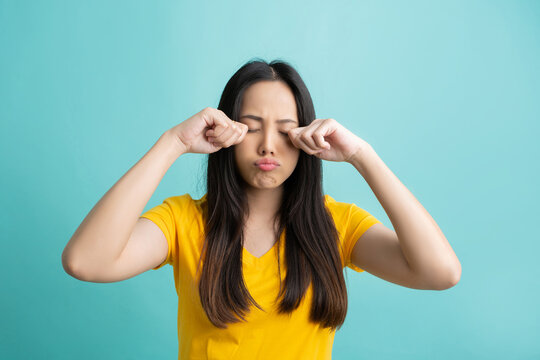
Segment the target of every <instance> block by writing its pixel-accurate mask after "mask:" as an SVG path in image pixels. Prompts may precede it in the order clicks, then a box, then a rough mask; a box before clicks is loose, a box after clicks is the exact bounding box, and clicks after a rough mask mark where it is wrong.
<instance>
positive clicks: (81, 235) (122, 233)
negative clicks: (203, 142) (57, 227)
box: [62, 131, 185, 281]
mask: <svg viewBox="0 0 540 360" xmlns="http://www.w3.org/2000/svg"><path fill="white" fill-rule="evenodd" d="M184 152H185V149H184V148H183V147H182V146H181V144H180V142H179V141H178V139H177V138H175V136H174V135H173V134H171V133H170V132H169V131H167V132H165V133H164V134H163V135H162V136H161V137H160V138H159V140H158V141H157V142H156V143H155V144H154V145H153V146H152V148H151V149H150V150H149V151H148V152H147V153H146V154H145V155H144V156H143V157H142V158H141V159H140V160H139V161H138V162H137V163H136V164H135V165H134V166H133V167H132V168H131V169H129V170H128V172H127V173H125V174H124V175H123V176H122V177H121V178H120V180H118V181H117V182H116V183H115V184H114V185H113V186H112V187H111V188H110V189H109V191H107V193H105V195H104V196H103V197H102V198H101V200H99V202H98V203H97V204H96V205H95V206H94V207H93V208H92V210H91V211H90V212H89V213H88V215H87V216H86V218H85V219H84V220H83V222H82V223H81V224H80V225H79V227H78V228H77V230H76V231H75V233H74V234H73V236H72V237H71V239H70V240H69V242H68V244H67V245H66V247H65V249H64V251H63V253H62V265H63V266H64V269H65V271H66V272H67V273H68V274H70V275H72V276H74V277H76V278H78V279H81V280H86V281H93V278H94V277H96V278H97V277H98V276H99V274H103V273H106V272H107V271H109V270H110V269H112V266H113V264H114V263H115V261H116V260H117V259H118V258H119V256H120V254H121V253H122V251H123V249H124V248H125V247H126V244H127V242H128V240H129V238H130V235H131V233H132V231H133V229H134V227H135V224H136V223H137V220H138V219H139V216H140V215H141V213H142V211H143V210H144V207H145V206H146V204H147V203H148V201H149V200H150V198H151V197H152V194H153V193H154V191H155V190H156V188H157V186H158V185H159V183H160V182H161V179H162V178H163V176H164V175H165V173H166V172H167V170H168V169H169V167H170V166H171V165H172V164H173V163H174V162H175V160H176V159H177V158H178V157H179V156H180V155H182V154H183V153H184ZM156 227H157V226H156ZM158 229H159V228H158Z"/></svg>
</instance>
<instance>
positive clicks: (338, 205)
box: [324, 194, 356, 217]
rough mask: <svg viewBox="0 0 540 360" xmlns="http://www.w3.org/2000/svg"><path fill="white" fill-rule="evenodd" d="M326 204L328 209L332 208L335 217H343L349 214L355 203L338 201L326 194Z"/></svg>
mask: <svg viewBox="0 0 540 360" xmlns="http://www.w3.org/2000/svg"><path fill="white" fill-rule="evenodd" d="M324 204H325V206H326V208H328V210H330V212H331V214H332V216H333V217H342V216H347V215H348V214H349V213H350V211H351V208H353V207H354V206H356V205H354V204H349V203H346V202H341V201H336V200H335V199H334V198H333V197H331V196H330V195H328V194H326V195H324Z"/></svg>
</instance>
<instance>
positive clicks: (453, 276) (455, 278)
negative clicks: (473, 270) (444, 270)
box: [435, 262, 461, 290]
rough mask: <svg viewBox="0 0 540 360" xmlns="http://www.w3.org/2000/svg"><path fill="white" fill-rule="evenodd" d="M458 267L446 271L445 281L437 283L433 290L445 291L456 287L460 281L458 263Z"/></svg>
mask: <svg viewBox="0 0 540 360" xmlns="http://www.w3.org/2000/svg"><path fill="white" fill-rule="evenodd" d="M458 265H459V266H457V267H456V268H455V269H452V270H451V271H448V274H449V275H447V276H446V277H445V281H441V282H439V284H438V286H437V287H436V288H435V290H447V289H450V288H451V287H454V286H456V285H457V283H458V282H459V280H460V279H461V264H459V262H458Z"/></svg>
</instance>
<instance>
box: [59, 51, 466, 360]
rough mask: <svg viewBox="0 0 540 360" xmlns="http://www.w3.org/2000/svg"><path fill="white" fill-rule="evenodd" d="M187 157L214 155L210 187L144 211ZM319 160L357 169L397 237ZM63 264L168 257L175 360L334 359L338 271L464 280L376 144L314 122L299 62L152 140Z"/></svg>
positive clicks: (434, 281) (339, 311) (123, 266)
mask: <svg viewBox="0 0 540 360" xmlns="http://www.w3.org/2000/svg"><path fill="white" fill-rule="evenodd" d="M185 153H200V154H209V156H208V171H207V193H206V194H205V195H204V196H203V197H202V198H200V199H192V198H191V196H190V195H189V194H184V195H180V196H172V197H169V198H167V199H165V200H164V201H163V203H162V204H160V205H158V206H156V207H154V208H152V209H150V210H148V211H147V212H145V213H144V214H142V215H141V213H142V211H143V210H144V207H145V206H146V204H147V202H148V200H149V199H150V197H151V196H152V194H153V192H154V191H155V189H156V188H157V186H158V184H159V182H160V181H161V179H162V177H163V176H164V174H165V173H166V171H167V170H168V169H169V167H170V166H171V165H172V164H173V163H174V161H175V160H176V159H177V158H178V157H179V156H181V155H182V154H185ZM322 160H327V161H346V162H348V163H350V164H352V165H353V166H354V167H355V168H356V169H357V170H358V172H359V173H360V175H361V176H362V177H363V178H364V179H365V180H366V182H367V183H368V185H369V186H370V187H371V189H372V190H373V191H374V193H375V195H376V197H377V199H378V200H379V201H380V203H381V205H382V206H383V208H384V210H385V211H386V213H387V214H388V217H389V218H390V220H391V222H392V224H393V226H394V228H395V232H394V231H393V230H391V229H389V228H387V227H386V226H384V225H383V224H382V223H381V222H380V221H378V220H377V219H376V218H375V217H373V216H372V215H371V214H369V213H368V212H367V211H366V210H364V209H361V208H359V207H358V206H356V205H355V204H349V203H344V202H338V201H335V200H334V199H333V198H332V197H330V196H329V195H324V194H323V190H322ZM359 179H360V177H359ZM359 182H360V180H359ZM140 215H141V216H140ZM62 262H63V264H64V268H65V269H66V271H67V272H68V273H69V274H70V275H72V276H74V277H76V278H77V279H81V280H84V281H92V282H114V281H120V280H124V279H128V278H131V277H133V276H135V275H138V274H140V273H143V272H145V271H147V270H149V269H159V268H161V267H162V266H164V265H165V264H170V265H172V266H173V269H174V279H175V286H176V290H177V293H178V299H179V301H178V340H179V358H180V359H191V358H197V359H207V358H208V359H232V358H234V359H330V358H331V353H332V344H333V340H334V334H335V331H336V330H337V329H339V328H340V326H341V325H342V324H343V322H344V320H345V315H346V313H347V305H348V304H347V291H346V286H345V280H344V276H343V269H344V267H345V266H348V267H349V268H351V269H353V270H355V271H357V272H362V271H364V270H366V271H368V272H369V273H371V274H373V275H375V276H377V277H379V278H381V279H384V280H386V281H390V282H392V283H395V284H398V285H402V286H406V287H410V288H415V289H434V290H435V289H436V290H442V289H447V288H449V287H451V286H453V285H455V284H456V283H457V282H458V281H459V278H460V275H461V265H460V263H459V260H458V259H457V257H456V255H455V253H454V252H453V250H452V248H451V247H450V245H449V243H448V242H447V240H446V238H445V236H444V235H443V233H442V232H441V230H440V229H439V227H438V226H437V224H436V223H435V221H434V220H433V219H432V217H431V216H430V215H429V213H428V212H427V211H426V210H425V209H424V208H423V207H422V205H421V204H420V203H419V202H418V201H417V200H416V199H415V198H414V196H413V195H412V194H411V193H410V192H409V191H408V190H407V188H406V187H405V186H404V185H403V184H402V183H401V182H400V181H399V180H398V179H397V177H396V176H395V175H394V174H393V173H392V172H391V171H390V170H389V169H388V168H387V167H386V165H385V164H384V163H383V161H382V160H381V159H380V158H379V157H378V156H377V154H376V152H375V151H374V149H373V148H372V147H371V146H370V145H369V144H368V143H367V142H366V141H364V140H362V139H361V138H359V137H358V136H356V135H355V134H353V133H352V132H350V131H349V130H347V129H346V128H345V127H343V126H342V125H341V124H339V123H338V122H337V121H336V120H335V119H316V118H315V110H314V107H313V103H312V100H311V96H310V94H309V92H308V90H307V88H306V86H305V84H304V82H303V81H302V79H301V78H300V76H299V74H298V73H297V72H296V71H295V70H294V68H293V67H291V66H290V65H289V64H287V63H286V62H282V61H273V62H271V63H266V62H264V61H259V60H257V61H251V62H248V63H246V64H245V65H244V66H242V67H241V68H240V69H239V70H238V71H237V72H236V73H235V74H234V75H233V77H232V78H231V79H230V80H229V82H228V83H227V85H226V87H225V89H224V91H223V94H222V97H221V100H220V103H219V106H218V109H213V108H205V109H204V110H202V111H201V112H199V113H197V114H195V115H194V116H192V117H190V118H189V119H187V120H185V121H183V122H182V123H180V124H178V125H177V126H175V127H173V128H171V129H169V130H168V131H166V132H165V133H164V134H163V135H162V136H161V137H160V139H159V140H158V141H157V142H156V143H155V144H154V146H153V147H152V148H151V149H150V150H149V151H148V153H146V154H145V155H144V156H143V158H142V159H141V160H139V162H137V164H136V165H135V166H133V167H132V168H131V169H130V170H129V171H128V172H127V173H126V174H125V175H124V176H123V177H122V178H121V179H120V180H119V181H118V182H117V183H116V184H115V185H114V186H113V187H112V188H111V189H110V190H109V191H108V192H107V193H106V194H105V195H104V196H103V198H102V199H101V200H100V201H99V202H98V203H97V204H96V206H95V207H94V208H93V209H92V210H91V211H90V213H89V214H88V216H87V217H86V218H85V219H84V221H83V222H82V224H81V225H80V226H79V228H78V229H77V231H76V232H75V234H74V235H73V237H72V238H71V240H70V241H69V243H68V244H67V246H66V248H65V250H64V252H63V256H62Z"/></svg>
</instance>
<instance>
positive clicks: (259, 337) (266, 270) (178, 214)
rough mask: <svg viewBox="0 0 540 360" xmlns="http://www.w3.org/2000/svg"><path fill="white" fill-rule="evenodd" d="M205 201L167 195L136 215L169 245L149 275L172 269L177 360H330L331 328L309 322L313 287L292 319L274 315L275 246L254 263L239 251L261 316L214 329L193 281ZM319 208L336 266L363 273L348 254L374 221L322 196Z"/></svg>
mask: <svg viewBox="0 0 540 360" xmlns="http://www.w3.org/2000/svg"><path fill="white" fill-rule="evenodd" d="M203 201H206V195H204V196H203V197H202V198H201V199H198V200H197V199H192V198H191V196H190V195H189V194H185V195H181V196H173V197H169V198H167V199H165V200H164V201H163V203H162V204H160V205H158V206H156V207H154V208H152V209H150V210H148V211H147V212H145V213H144V214H143V215H141V217H144V218H147V219H150V220H152V221H153V222H154V223H156V225H157V226H159V228H160V229H161V230H162V231H163V234H164V235H165V237H166V238H167V242H168V243H169V253H168V255H167V259H166V260H165V261H164V262H163V263H162V264H160V265H159V266H157V267H155V268H154V270H157V269H159V268H161V267H162V266H164V265H165V264H170V265H172V266H173V272H174V282H175V287H176V293H177V294H178V343H179V352H178V358H179V359H182V360H187V359H249V360H253V359H272V360H275V359H280V360H286V359H295V360H297V359H331V355H332V345H333V342H334V335H335V331H332V332H331V331H330V330H329V329H328V328H326V329H325V328H322V327H320V326H319V325H317V324H313V323H311V322H310V321H309V313H310V309H311V299H312V286H311V285H310V286H309V287H308V290H307V292H306V295H305V296H304V298H303V299H302V302H301V304H300V306H299V307H298V308H297V309H296V310H295V311H294V312H293V313H292V314H291V316H288V315H279V314H277V312H276V311H275V309H276V307H277V304H276V301H275V300H276V298H277V295H278V291H279V279H278V266H277V253H276V250H277V249H276V248H277V244H278V243H277V242H276V245H274V247H273V248H272V249H271V250H269V251H268V252H267V253H265V254H264V255H262V256H261V257H259V258H257V257H255V256H254V255H252V254H250V253H249V252H248V251H247V250H246V249H245V248H244V250H243V275H244V281H245V283H246V286H247V288H248V290H249V292H250V294H251V296H252V297H253V298H254V299H255V301H257V303H258V304H259V305H260V306H261V307H262V308H263V309H265V310H266V311H267V312H266V313H265V312H262V311H261V310H259V309H258V308H256V307H255V306H251V311H250V313H249V314H248V315H247V316H246V319H247V320H248V321H247V322H243V321H241V322H238V323H234V324H228V328H227V329H219V328H217V327H215V326H214V325H213V324H212V323H211V322H210V321H209V320H208V318H207V317H206V313H205V312H204V309H203V308H202V305H201V302H200V299H199V291H198V284H197V283H196V280H195V279H196V277H195V274H196V270H197V264H198V260H199V256H200V254H201V249H202V245H203V241H204V238H203V234H204V224H203V218H202V209H201V204H202V203H203ZM325 204H326V206H327V208H328V209H329V210H330V213H331V214H332V217H333V219H334V222H335V224H336V228H337V230H338V233H339V239H340V241H341V243H342V246H343V253H342V254H341V255H342V264H344V266H348V267H349V268H351V269H353V270H354V271H357V272H362V271H364V270H363V269H360V268H358V267H356V266H355V265H353V264H352V263H351V261H350V253H351V250H352V248H353V246H354V244H355V242H356V240H358V238H359V237H360V236H361V235H362V234H363V233H364V232H365V231H366V230H367V229H368V228H369V227H371V226H372V225H374V224H376V223H380V221H379V220H377V219H376V218H375V217H374V216H372V215H371V214H369V213H368V212H367V211H365V210H363V209H361V208H359V207H358V206H356V205H355V204H347V203H343V202H337V201H335V200H334V199H333V198H332V197H330V196H329V195H325ZM284 234H285V233H284V232H283V233H282V234H281V241H280V243H281V244H283V242H284V241H285V237H284ZM279 247H280V249H279V250H280V260H281V276H282V278H281V280H282V281H283V280H284V279H285V274H286V269H285V267H284V265H283V264H284V259H285V254H284V246H283V245H281V246H279ZM199 276H200V275H199Z"/></svg>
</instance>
